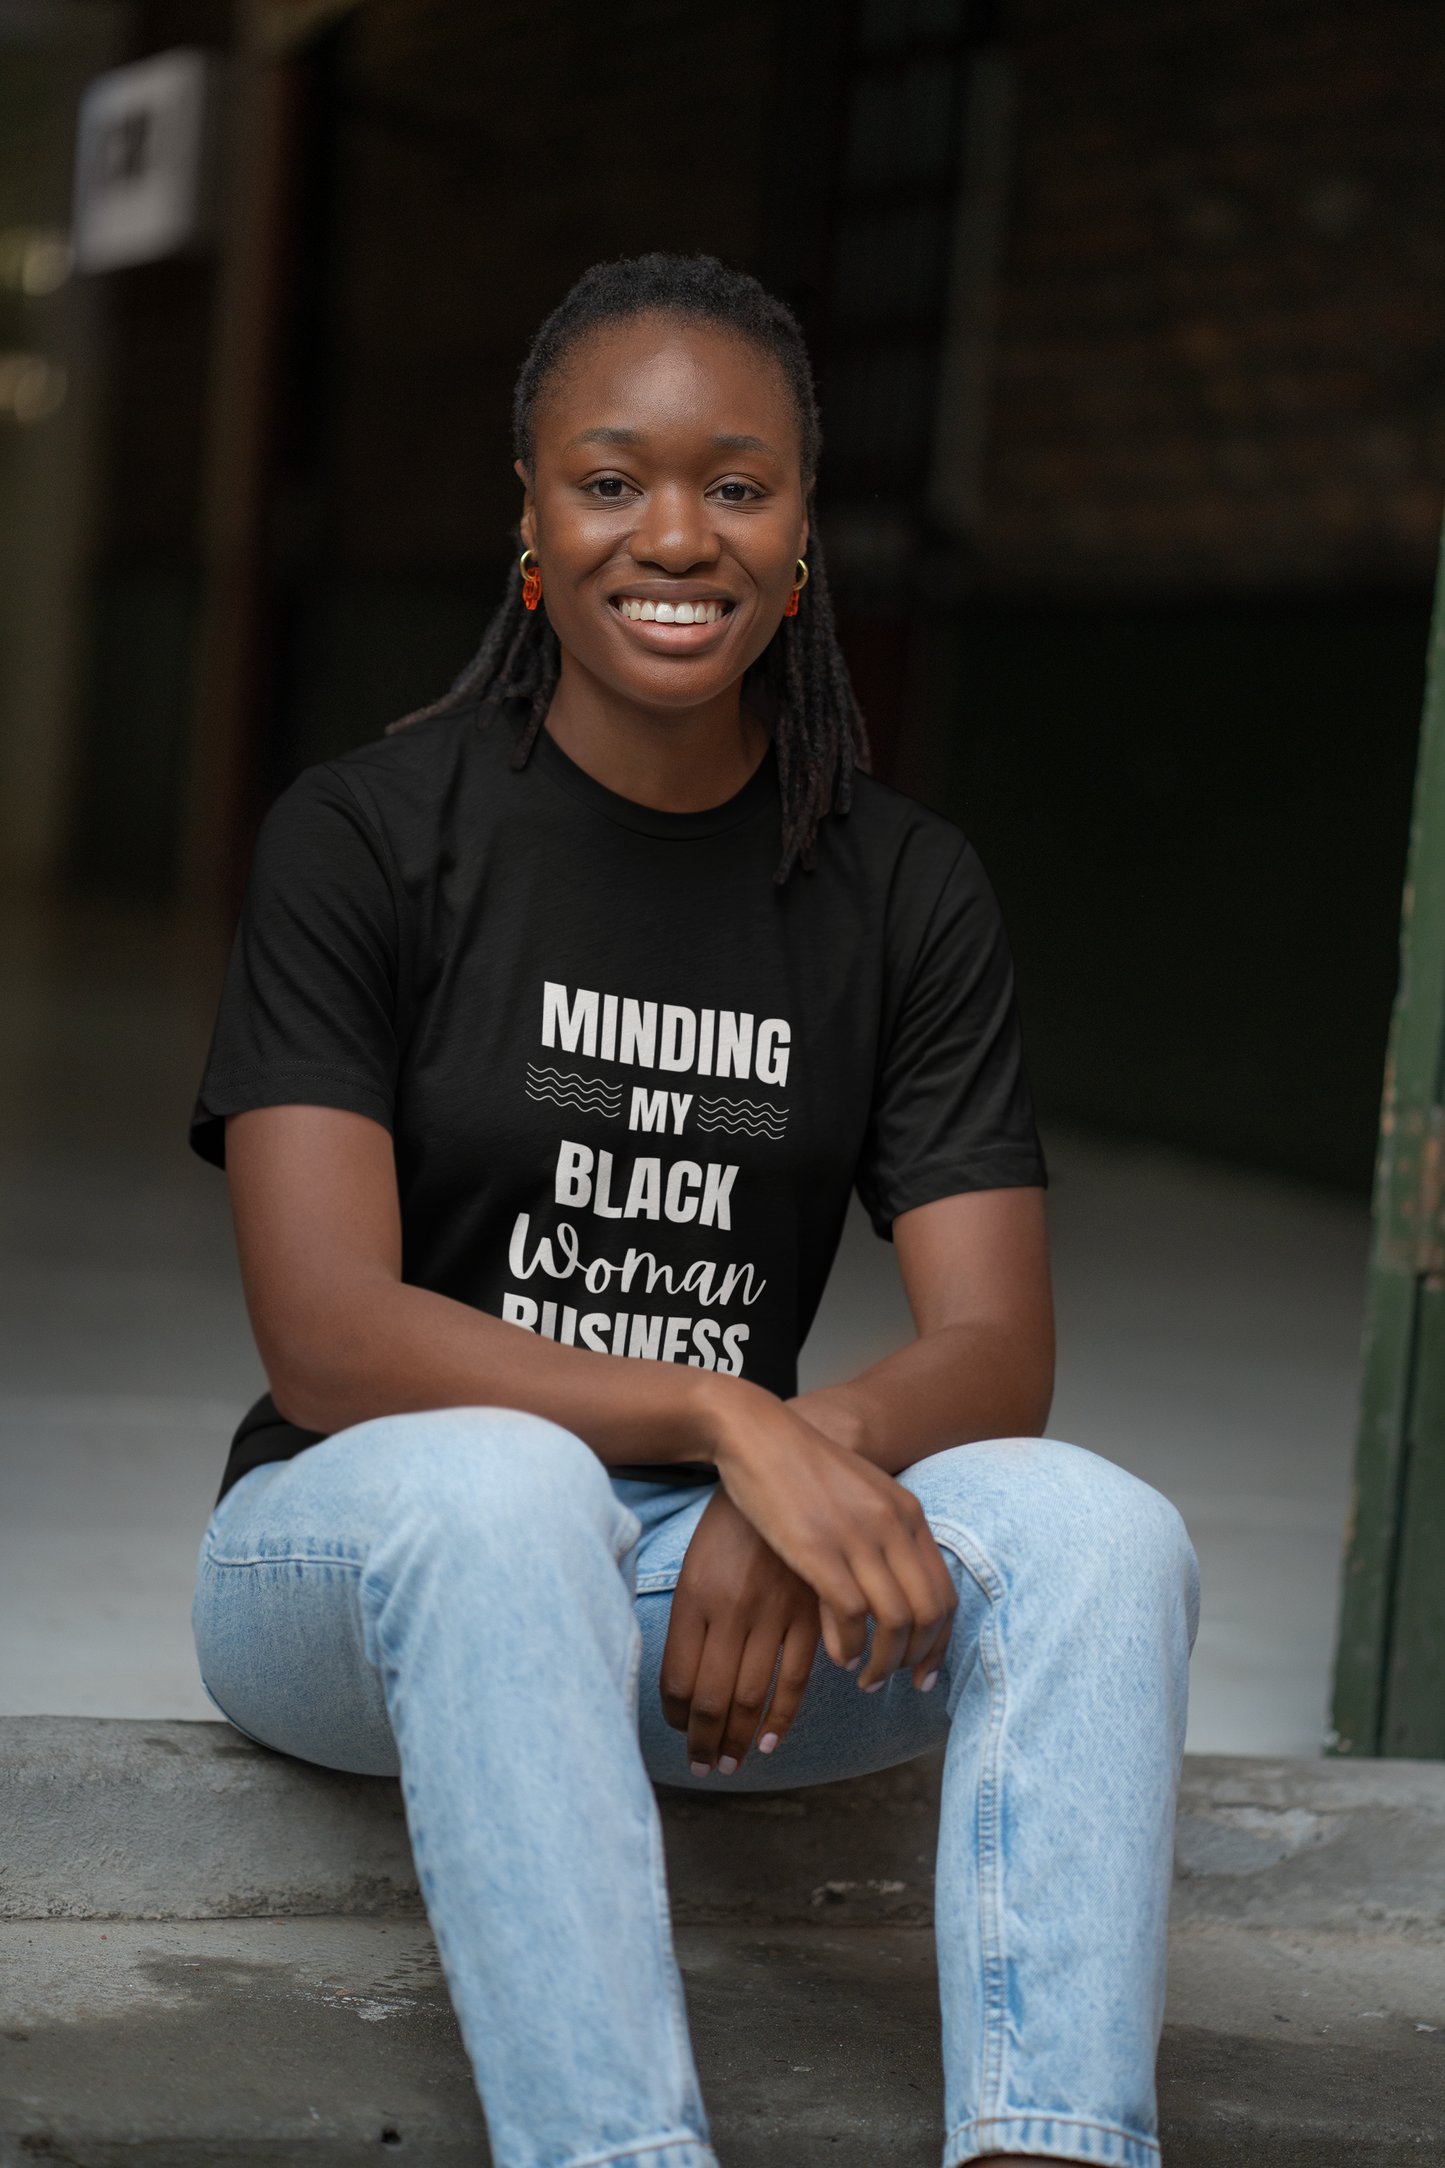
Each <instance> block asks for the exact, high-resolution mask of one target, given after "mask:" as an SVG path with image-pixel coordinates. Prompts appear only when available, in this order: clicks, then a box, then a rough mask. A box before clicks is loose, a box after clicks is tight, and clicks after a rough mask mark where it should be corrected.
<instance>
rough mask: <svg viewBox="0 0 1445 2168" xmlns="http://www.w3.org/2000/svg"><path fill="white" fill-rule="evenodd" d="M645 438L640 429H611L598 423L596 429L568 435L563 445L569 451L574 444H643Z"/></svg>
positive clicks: (624, 445)
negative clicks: (571, 435) (573, 435)
mask: <svg viewBox="0 0 1445 2168" xmlns="http://www.w3.org/2000/svg"><path fill="white" fill-rule="evenodd" d="M646 442H647V438H646V436H645V435H644V433H643V431H642V430H640V429H611V428H608V427H607V426H606V425H605V424H599V426H598V427H597V428H596V429H583V430H581V431H580V432H579V433H578V435H576V436H575V437H569V438H568V439H567V443H566V445H565V447H564V449H565V450H567V451H569V452H570V451H571V449H572V447H573V445H574V444H615V445H620V446H623V447H626V446H629V445H630V446H634V447H635V446H637V445H639V444H645V443H646Z"/></svg>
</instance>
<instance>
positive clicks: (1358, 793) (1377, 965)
mask: <svg viewBox="0 0 1445 2168" xmlns="http://www.w3.org/2000/svg"><path fill="white" fill-rule="evenodd" d="M116 71H122V72H120V73H117V72H116ZM1442 101H1445V13H1442V11H1441V10H1440V8H1439V7H1438V6H1437V5H1435V4H1434V0H1377V5H1375V6H1374V7H1372V8H1371V9H1369V10H1368V11H1365V12H1364V13H1362V12H1361V11H1360V10H1359V9H1358V8H1357V7H1354V6H1346V5H1345V4H1344V0H1249V4H1245V0H1008V4H1002V0H1001V4H985V0H856V4H847V0H795V4H792V5H790V6H788V7H787V8H782V7H778V6H776V5H772V4H764V0H734V4H733V5H731V6H730V7H729V8H728V9H727V11H726V12H725V15H724V16H722V17H717V18H697V17H695V16H691V15H688V16H685V15H684V14H683V13H681V12H680V11H678V10H677V9H675V8H670V7H667V6H663V5H657V4H655V0H616V4H614V5H613V6H612V7H610V8H608V9H606V10H599V9H596V8H592V7H582V6H579V5H575V4H572V0H531V4H529V5H528V6H527V7H526V8H520V7H508V8H505V9H504V8H502V7H500V6H498V5H495V4H493V0H351V4H348V0H250V4H242V5H234V4H232V0H132V4H121V0H0V862H3V882H4V891H3V893H4V904H3V910H4V929H5V945H4V953H3V958H0V973H3V993H4V1010H3V1013H4V1016H5V1019H6V1021H5V1048H4V1054H3V1067H0V1160H3V1173H4V1176H5V1189H4V1201H3V1212H0V1252H3V1254H0V1269H3V1289H4V1303H3V1311H0V1354H3V1357H4V1363H5V1369H4V1383H3V1392H4V1398H3V1402H0V1417H3V1425H4V1427H3V1433H0V1443H3V1459H0V1480H3V1482H4V1484H5V1487H6V1498H7V1500H8V1503H7V1504H6V1505H5V1507H4V1511H3V1521H4V1527H5V1529H6V1531H7V1534H6V1535H5V1536H4V1537H3V1538H0V1540H3V1541H5V1542H6V1543H7V1544H8V1546H9V1548H8V1551H7V1553H6V1565H5V1571H4V1575H3V1580H0V1707H3V1708H7V1709H17V1710H18V1709H22V1708H23V1709H35V1710H48V1711H50V1712H52V1713H64V1712H65V1711H67V1710H71V1709H74V1710H77V1711H90V1712H92V1713H115V1714H135V1715H145V1716H159V1715H165V1714H177V1715H182V1714H201V1713H204V1712H205V1704H204V1701H203V1700H202V1699H201V1697H200V1689H199V1684H198V1682H196V1681H195V1679H194V1675H193V1664H192V1662H191V1659H190V1656H189V1651H188V1648H187V1645H186V1643H185V1636H184V1609H185V1600H186V1599H185V1584H186V1581H187V1579H188V1576H189V1571H190V1565H191V1560H192V1558H193V1555H194V1546H195V1542H196V1540H197V1539H198V1537H199V1534H200V1529H201V1527H202V1526H203V1524H204V1520H205V1515H206V1511H207V1508H208V1506H209V1502H210V1498H211V1496H212V1494H213V1489H214V1483H215V1481H216V1480H217V1478H218V1475H219V1466H220V1453H221V1447H222V1443H223V1440H224V1436H225V1434H226V1431H227V1428H228V1426H229V1424H230V1423H232V1422H233V1421H234V1419H235V1416H236V1414H237V1413H238V1412H239V1410H240V1408H241V1406H242V1405H244V1402H245V1400H246V1398H247V1397H248V1396H249V1395H251V1394H252V1393H253V1392H254V1391H256V1390H259V1389H260V1378H259V1372H258V1370H257V1366H256V1362H255V1357H254V1354H253V1353H252V1352H251V1349H250V1343H249V1338H248V1335H247V1333H246V1327H245V1321H244V1315H243V1313H242V1310H241V1307H240V1302H239V1295H238V1291H237V1287H236V1282H235V1274H234V1268H233V1265H232V1263H231V1258H230V1249H229V1236H228V1230H227V1224H226V1214H225V1200H224V1191H223V1185H222V1184H221V1182H220V1180H219V1178H217V1177H216V1176H215V1175H214V1174H213V1173H211V1172H209V1171H208V1170H206V1169H204V1168H201V1167H200V1166H199V1165H193V1164H192V1163H190V1162H189V1161H188V1160H187V1158H186V1154H185V1147H184V1138H183V1131H184V1119H185V1114H186V1109H187V1103H188V1097H189V1094H190V1092H191V1091H192V1090H193V1088H194V1082H195V1079H196V1076H197V1074H198V1071H199V1066H200V1062H201V1060H202V1058H203V1055H204V1047H205V1039H206V1033H207V1030H208V1026H209V1012H210V1006H211V1003H212V1001H213V999H214V991H215V984H216V975H217V972H218V969H219V966H220V962H221V959H222V958H223V955H224V946H225V942H226V939H227V937H228V932H229V925H230V922H231V919H232V916H233V914H234V910H235V905H236V901H237V898H238V895H239V891H240V886H241V884H242V882H243V879H244V871H245V865H246V859H247V854H248V850H249V846H250V842H251V838H252V836H253V835H254V831H255V827H256V823H257V821H258V820H259V818H260V816H261V814H262V813H263V812H264V810H265V808H266V806H267V805H268V804H269V803H270V801H271V799H272V798H273V797H274V796H275V794H276V793H277V792H278V791H279V790H280V789H282V788H284V786H285V785H286V783H287V782H288V781H289V780H290V779H291V778H292V777H293V776H294V775H295V774H296V773H297V772H298V770H299V769H300V768H301V767H303V766H305V765H306V764H308V763H309V762H313V761H317V760H323V759H326V758H327V757H329V756H331V755H332V754H335V753H337V752H339V751H341V750H342V749H344V748H345V747H348V746H351V745H354V744H357V743H360V742H362V741H364V740H365V739H367V738H369V737H372V736H374V735H376V734H377V732H378V731H380V730H381V728H382V727H383V726H384V725H385V724H386V723H387V722H389V721H390V720H392V719H393V718H394V717H395V716H397V715H398V714H401V713H403V712H404V711H405V710H407V709H408V708H410V707H413V706H415V705H417V704H419V703H421V702H422V701H424V700H426V699H428V698H430V697H433V696H434V695H435V694H436V693H437V691H438V690H439V689H441V688H442V687H443V686H444V685H445V684H446V683H447V681H448V680H449V678H450V677H451V676H452V675H453V674H454V673H455V671H456V670H457V669H458V668H459V667H460V666H461V664H462V663H463V662H464V661H465V660H466V659H467V657H468V656H469V654H470V653H471V652H472V650H473V649H474V648H475V646H476V644H477V642H478V639H479V637H480V634H481V631H482V629H483V627H484V624H485V622H486V619H487V616H488V614H489V611H490V609H491V607H492V603H493V599H494V597H495V595H496V593H497V591H498V588H499V585H500V582H501V579H502V577H503V575H504V572H505V568H506V563H507V557H508V551H509V547H510V544H509V530H510V527H511V525H512V523H513V521H514V519H515V516H516V510H517V489H516V485H515V481H514V478H513V476H512V473H511V466H510V448H509V443H508V407H509V398H510V387H511V382H512V378H513V375H514V373H515V370H516V367H517V364H518V362H519V360H520V358H521V355H522V353H523V352H524V350H525V347H526V344H527V341H528V338H529V336H530V333H531V332H532V330H533V329H534V328H535V325H536V323H537V322H538V320H539V319H540V317H541V316H542V315H543V314H544V313H545V312H546V310H547V309H548V308H549V307H550V306H551V304H552V303H553V302H554V301H555V300H556V299H557V298H558V297H559V295H560V294H561V293H562V292H563V291H564V290H565V288H566V286H567V285H568V284H569V283H570V281H571V280H572V279H573V278H574V277H575V276H576V275H577V273H578V272H580V271H581V270H582V269H583V268H585V266H586V265H588V264H589V263H591V262H593V261H595V260H597V259H598V258H600V257H606V256H613V255H618V254H627V253H634V252H637V251H640V250H642V249H646V248H668V249H706V250H710V251H713V252H715V253H717V254H718V255H720V256H722V257H724V258H726V259H727V260H728V261H729V262H733V263H737V264H741V265H744V266H745V267H747V268H748V269H750V270H753V271H755V272H756V273H757V275H758V276H759V277H760V278H762V279H763V280H764V281H765V283H767V284H768V285H769V286H770V287H771V288H772V289H773V290H774V291H776V292H778V293H780V294H782V295H783V296H784V297H785V298H786V299H787V300H788V301H789V302H790V303H791V304H792V306H793V307H794V308H795V309H796V311H797V312H798V314H799V316H800V318H801V319H802V321H803V324H804V327H805V329H806V331H807V333H808V336H809V339H810V342H811V344H812V348H813V352H814V355H815V359H816V363H817V367H818V372H819V377H820V385H821V393H822V401H823V410H824V430H825V456H824V466H823V472H822V477H821V482H820V491H819V516H820V526H821V531H822V534H823V537H824V540H825V542H826V545H827V548H828V552H829V563H830V568H831V571H832V575H833V580H834V584H835V587H836V589H837V591H838V596H839V605H840V613H841V624H842V635H843V640H844V644H845V646H846V649H847V652H848V655H849V658H850V662H851V664H852V667H853V671H854V675H855V680H856V682H857V685H858V688H859V691H860V695H861V697H862V700H863V703H864V706H865V709H866V712H867V714H868V717H869V721H870V726H871V729H872V733H873V739H874V745H875V748H876V761H875V765H876V767H877V769H878V771H879V772H880V773H882V774H883V775H884V776H885V777H887V778H888V779H889V780H892V781H894V782H897V783H899V784H900V785H901V786H902V787H904V788H906V789H909V790H912V791H915V792H916V793H917V794H919V795H920V796H922V797H924V798H926V799H927V800H928V801H929V802H931V803H933V804H935V805H937V806H938V807H940V808H942V809H943V810H944V811H946V812H947V813H949V814H950V815H951V816H952V817H953V818H955V819H957V820H958V821H959V822H960V823H961V824H962V825H963V826H964V827H965V828H966V830H967V831H968V833H969V834H970V835H971V836H972V837H973V839H974V841H975V842H976V843H977V845H978V847H979V849H980V851H981V852H982V855H983V858H984V861H985V864H986V865H987V866H988V868H989V870H990V873H991V874H992V877H993V879H994V882H995V885H996V886H997V888H998V890H999V892H1000V895H1001V897H1002V901H1003V905H1004V910H1005V913H1006V916H1007V919H1008V923H1009V927H1010V930H1011V933H1012V937H1013V941H1014V946H1015V950H1016V955H1017V961H1018V968H1019V978H1020V987H1021V997H1022V1005H1023V1013H1024V1025H1025V1032H1026V1041H1027V1046H1028V1051H1029V1057H1030V1066H1031V1070H1032V1074H1033V1078H1034V1083H1035V1088H1036V1092H1037V1096H1038V1099H1039V1103H1040V1109H1041V1113H1042V1116H1043V1119H1044V1122H1045V1126H1046V1131H1047V1136H1048V1141H1049V1144H1050V1148H1051V1158H1052V1161H1053V1165H1054V1169H1055V1175H1056V1182H1055V1191H1054V1203H1053V1210H1054V1227H1055V1244H1056V1253H1057V1262H1058V1269H1059V1283H1060V1309H1061V1323H1062V1365H1061V1385H1060V1398H1059V1402H1058V1406H1057V1408H1056V1413H1055V1418H1054V1428H1055V1430H1056V1431H1057V1432H1058V1433H1059V1434H1061V1435H1070V1436H1074V1437H1076V1438H1077V1439H1078V1440H1079V1442H1081V1443H1083V1444H1087V1445H1090V1446H1092V1447H1093V1448H1094V1449H1095V1450H1097V1451H1100V1452H1104V1453H1107V1454H1109V1455H1110V1456H1111V1457H1114V1458H1117V1459H1121V1460H1124V1461H1125V1462H1126V1463H1127V1464H1128V1465H1130V1466H1134V1467H1136V1468H1137V1469H1138V1470H1139V1472H1140V1473H1143V1474H1145V1475H1147V1476H1148V1477H1149V1479H1150V1480H1152V1481H1155V1482H1158V1483H1159V1484H1160V1485H1161V1487H1162V1488H1164V1489H1166V1490H1167V1491H1168V1492H1169V1494H1170V1495H1171V1496H1174V1497H1176V1499H1177V1500H1178V1501H1179V1502H1180V1503H1181V1505H1182V1506H1183V1507H1184V1509H1185V1511H1186V1517H1187V1518H1188V1519H1189V1521H1190V1526H1191V1530H1192V1532H1193V1533H1194V1534H1195V1537H1196V1542H1197V1543H1198V1546H1199V1548H1200V1551H1201V1556H1202V1558H1203V1560H1204V1563H1205V1579H1206V1610H1205V1630H1204V1635H1203V1638H1202V1641H1201V1653H1200V1658H1199V1661H1198V1663H1197V1666H1196V1702H1195V1710H1196V1714H1195V1729H1194V1733H1193V1743H1195V1744H1196V1745H1204V1746H1212V1747H1219V1748H1221V1749H1239V1750H1257V1751H1264V1752H1280V1751H1295V1752H1308V1751H1314V1750H1315V1749H1316V1748H1317V1747H1318V1744H1319V1740H1320V1737H1321V1735H1322V1732H1323V1729H1324V1724H1325V1721H1326V1719H1325V1715H1324V1707H1325V1694H1326V1682H1327V1675H1328V1668H1329V1660H1330V1652H1331V1640H1332V1633H1333V1618H1334V1606H1335V1594H1336V1584H1337V1577H1338V1555H1339V1544H1340V1533H1341V1529H1342V1526H1343V1519H1344V1513H1345V1504H1346V1494H1347V1489H1348V1471H1349V1457H1350V1447H1351V1439H1352V1432H1353V1423H1354V1399H1355V1392H1356V1377H1357V1367H1356V1366H1357V1358H1358V1341H1359V1325H1360V1318H1361V1314H1362V1303H1363V1292H1364V1268H1365V1255H1366V1246H1367V1238H1368V1224H1367V1220H1368V1192H1369V1178H1370V1167H1371V1160H1372V1153H1373V1148H1374V1139H1375V1129H1376V1121H1377V1113H1378V1104H1379V1090H1380V1075H1381V1068H1382V1063H1383V1056H1384V1045H1385V1033H1386V1027H1387V1022H1388V1015H1389V1008H1390V1002H1391V998H1392V995H1393V992H1394V987H1395V975H1396V938H1397V926H1398V918H1399V903H1400V887H1401V879H1402V874H1403V868H1404V856H1405V847H1406V842H1407V833H1408V825H1409V811H1410V793H1411V784H1412V777H1413V772H1414V762H1415V747H1416V737H1417V731H1418V724H1419V714H1420V699H1421V691H1422V685H1423V676H1424V658H1425V643H1426V634H1427V629H1428V621H1429V610H1430V591H1431V583H1432V579H1433V574H1434V566H1435V558H1436V551H1437V545H1438V538H1439V532H1440V522H1441V507H1442V492H1445V128H1442V125H1441V120H1442V110H1445V102H1442ZM82 113H83V114H84V116H85V117H84V120H83V121H82V118H81V116H82ZM906 1329H907V1327H906V1319H905V1318H904V1316H903V1313H902V1311H901V1308H900V1306H899V1298H898V1294H897V1289H896V1282H895V1280H894V1277H893V1273H892V1264H891V1256H890V1254H889V1252H888V1251H887V1250H886V1249H885V1248H884V1247H882V1246H880V1245H876V1244H873V1243H872V1242H871V1238H865V1237H864V1235H863V1234H862V1233H861V1232H859V1231H857V1230H853V1231H850V1236H849V1242H848V1244H847V1246H846V1248H845V1255H844V1260H843V1264H842V1266H841V1267H840V1272H839V1275H838V1277H837V1282H836V1284H835V1288H834V1290H833V1292H832V1294H831V1295H830V1298H829V1306H828V1308H827V1310H826V1311H825V1315H824V1317H823V1318H822V1319H821V1320H820V1324H819V1327H818V1330H817V1332H816V1333H815V1336H814V1342H813V1343H812V1345H811V1347H810V1351H809V1362H810V1363H811V1364H812V1365H813V1366H814V1370H815V1371H816V1373H817V1374H822V1373H823V1372H824V1371H826V1370H827V1369H828V1368H829V1367H830V1366H831V1367H832V1368H835V1369H836V1368H837V1367H838V1366H839V1365H840V1364H842V1363H843V1362H845V1361H846V1360H847V1358H848V1354H849V1352H850V1350H851V1351H856V1350H857V1348H858V1347H859V1346H860V1345H866V1346H868V1347H873V1346H877V1347H879V1348H881V1347H883V1346H884V1345H887V1344H889V1343H890V1336H893V1337H897V1336H898V1335H900V1334H902V1333H903V1332H905V1331H906ZM860 1335H861V1336H862V1338H861V1340H860Z"/></svg>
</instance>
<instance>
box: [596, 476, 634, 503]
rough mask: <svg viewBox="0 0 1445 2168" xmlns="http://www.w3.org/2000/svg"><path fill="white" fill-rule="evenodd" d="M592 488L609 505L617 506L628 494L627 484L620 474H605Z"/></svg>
mask: <svg viewBox="0 0 1445 2168" xmlns="http://www.w3.org/2000/svg"><path fill="white" fill-rule="evenodd" d="M590 487H591V488H592V489H594V490H595V491H596V493H597V495H598V496H599V497H601V498H602V499H603V500H604V501H605V502H606V503H608V504H616V503H618V502H619V500H620V499H621V498H623V497H625V496H626V494H627V484H626V483H625V482H624V481H623V479H622V477H621V475H620V474H604V475H602V476H601V477H600V479H599V480H597V481H595V482H593V483H592V484H591V485H590Z"/></svg>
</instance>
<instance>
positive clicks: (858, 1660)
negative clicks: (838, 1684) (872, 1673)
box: [843, 1656, 863, 1671]
mask: <svg viewBox="0 0 1445 2168" xmlns="http://www.w3.org/2000/svg"><path fill="white" fill-rule="evenodd" d="M862 1662H863V1659H862V1657H861V1656H855V1657H854V1659H853V1661H852V1663H851V1664H844V1666H843V1669H844V1670H845V1671H857V1670H858V1669H859V1668H860V1666H861V1665H862Z"/></svg>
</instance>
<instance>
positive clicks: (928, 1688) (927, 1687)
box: [918, 1671, 938, 1694]
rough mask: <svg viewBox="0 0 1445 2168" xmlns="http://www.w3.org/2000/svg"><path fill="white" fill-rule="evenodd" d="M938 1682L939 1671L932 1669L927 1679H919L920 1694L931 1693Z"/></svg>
mask: <svg viewBox="0 0 1445 2168" xmlns="http://www.w3.org/2000/svg"><path fill="white" fill-rule="evenodd" d="M937 1684H938V1673H937V1672H936V1671H930V1672H929V1674H928V1677H927V1678H926V1679H922V1680H920V1681H919V1686H918V1691H919V1693H920V1694H931V1693H932V1692H933V1689H934V1687H935V1686H937Z"/></svg>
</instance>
